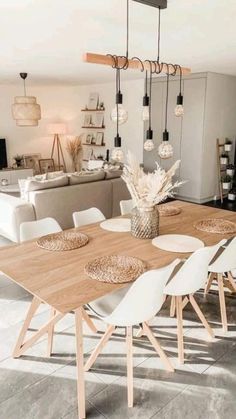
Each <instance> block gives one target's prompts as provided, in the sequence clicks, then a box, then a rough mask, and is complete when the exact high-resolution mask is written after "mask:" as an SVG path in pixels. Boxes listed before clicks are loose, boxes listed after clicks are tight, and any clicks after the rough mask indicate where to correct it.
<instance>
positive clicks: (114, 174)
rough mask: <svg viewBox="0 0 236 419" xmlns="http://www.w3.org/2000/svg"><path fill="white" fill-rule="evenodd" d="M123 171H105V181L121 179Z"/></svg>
mask: <svg viewBox="0 0 236 419" xmlns="http://www.w3.org/2000/svg"><path fill="white" fill-rule="evenodd" d="M122 173H123V170H117V169H116V170H105V179H115V178H117V177H121V175H122Z"/></svg>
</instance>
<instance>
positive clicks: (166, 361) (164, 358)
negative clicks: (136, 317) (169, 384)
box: [143, 323, 174, 372]
mask: <svg viewBox="0 0 236 419" xmlns="http://www.w3.org/2000/svg"><path fill="white" fill-rule="evenodd" d="M143 330H144V332H145V334H146V336H147V337H148V339H149V340H150V342H151V344H152V345H153V347H154V349H155V350H156V351H157V353H158V355H159V357H160V358H161V360H162V362H163V363H164V365H165V367H166V369H167V370H168V371H171V372H174V368H173V367H172V365H171V362H170V360H169V358H168V357H167V356H166V354H165V352H164V351H163V349H162V347H161V345H160V344H159V342H158V340H157V339H156V337H155V336H154V334H153V332H152V330H151V329H150V327H149V326H148V325H147V323H143Z"/></svg>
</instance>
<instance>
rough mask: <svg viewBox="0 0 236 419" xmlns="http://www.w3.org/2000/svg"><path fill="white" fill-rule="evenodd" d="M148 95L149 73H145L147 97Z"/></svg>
mask: <svg viewBox="0 0 236 419" xmlns="http://www.w3.org/2000/svg"><path fill="white" fill-rule="evenodd" d="M147 93H148V72H147V70H146V72H145V95H147Z"/></svg>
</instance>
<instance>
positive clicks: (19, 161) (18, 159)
mask: <svg viewBox="0 0 236 419" xmlns="http://www.w3.org/2000/svg"><path fill="white" fill-rule="evenodd" d="M13 159H14V160H15V162H16V163H15V164H16V167H21V166H22V162H23V160H24V157H23V156H22V155H19V154H17V155H16V156H14V157H13Z"/></svg>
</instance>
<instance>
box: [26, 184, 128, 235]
mask: <svg viewBox="0 0 236 419" xmlns="http://www.w3.org/2000/svg"><path fill="white" fill-rule="evenodd" d="M122 198H123V197H121V199H122ZM29 201H30V202H31V203H32V204H33V205H34V208H35V212H36V218H37V219H40V218H45V217H52V218H55V219H56V220H57V222H58V223H59V224H60V226H61V227H62V229H63V230H64V229H66V228H71V227H73V219H72V214H73V212H76V211H82V210H85V209H88V208H91V207H97V208H98V209H100V211H102V213H103V214H104V216H105V217H106V218H111V217H112V184H111V181H105V180H102V181H98V182H89V183H83V184H80V185H71V186H67V187H63V188H55V189H47V190H42V191H31V192H29Z"/></svg>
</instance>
